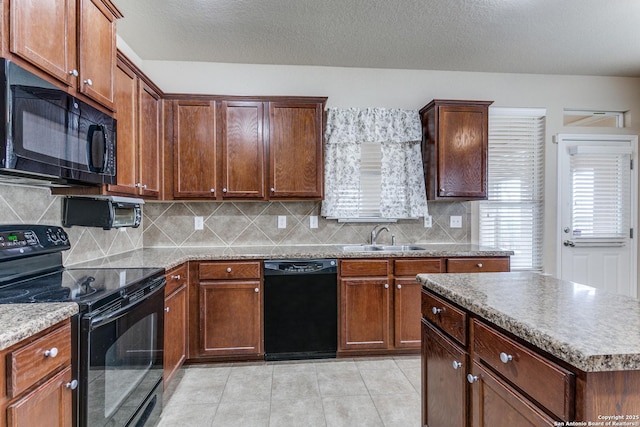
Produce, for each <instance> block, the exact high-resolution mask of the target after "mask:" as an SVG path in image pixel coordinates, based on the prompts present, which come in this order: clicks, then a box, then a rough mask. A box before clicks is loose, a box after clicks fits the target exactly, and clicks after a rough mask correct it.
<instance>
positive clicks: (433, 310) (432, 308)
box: [431, 307, 442, 314]
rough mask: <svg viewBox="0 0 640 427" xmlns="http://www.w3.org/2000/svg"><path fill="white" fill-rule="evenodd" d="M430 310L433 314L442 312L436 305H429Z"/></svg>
mask: <svg viewBox="0 0 640 427" xmlns="http://www.w3.org/2000/svg"><path fill="white" fill-rule="evenodd" d="M431 312H432V313H433V314H440V313H442V309H441V308H438V307H431Z"/></svg>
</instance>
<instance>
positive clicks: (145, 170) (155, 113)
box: [138, 81, 162, 199]
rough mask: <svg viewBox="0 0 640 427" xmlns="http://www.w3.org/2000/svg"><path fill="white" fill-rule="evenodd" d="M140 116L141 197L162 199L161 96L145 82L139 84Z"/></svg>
mask: <svg viewBox="0 0 640 427" xmlns="http://www.w3.org/2000/svg"><path fill="white" fill-rule="evenodd" d="M138 91H139V92H138V99H139V102H140V115H139V125H138V129H139V132H140V137H139V138H140V139H139V145H138V146H139V156H138V157H139V159H138V160H139V162H140V163H139V171H140V172H139V176H140V181H139V183H138V190H139V193H140V195H141V196H143V197H150V198H156V199H157V198H159V197H160V165H161V162H162V156H161V153H162V130H161V129H162V126H161V125H162V117H161V114H162V106H161V103H162V102H161V99H160V95H159V94H158V93H157V92H155V91H154V90H153V88H151V87H150V86H149V85H147V84H146V83H144V82H143V81H139V84H138Z"/></svg>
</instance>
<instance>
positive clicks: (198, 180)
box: [173, 101, 216, 199]
mask: <svg viewBox="0 0 640 427" xmlns="http://www.w3.org/2000/svg"><path fill="white" fill-rule="evenodd" d="M173 151H174V159H173V162H174V173H173V196H174V197H175V198H209V199H211V198H215V197H216V113H215V103H214V102H213V101H174V104H173Z"/></svg>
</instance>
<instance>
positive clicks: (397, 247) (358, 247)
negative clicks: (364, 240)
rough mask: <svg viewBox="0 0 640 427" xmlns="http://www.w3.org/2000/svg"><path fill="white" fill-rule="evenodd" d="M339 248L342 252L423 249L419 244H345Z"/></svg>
mask: <svg viewBox="0 0 640 427" xmlns="http://www.w3.org/2000/svg"><path fill="white" fill-rule="evenodd" d="M340 248H341V249H342V251H343V252H406V251H424V250H425V249H424V248H423V247H421V246H414V245H345V246H341V247H340Z"/></svg>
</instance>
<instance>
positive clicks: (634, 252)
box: [553, 134, 640, 295]
mask: <svg viewBox="0 0 640 427" xmlns="http://www.w3.org/2000/svg"><path fill="white" fill-rule="evenodd" d="M564 141H585V142H591V141H592V142H597V141H616V142H629V143H630V144H631V147H632V153H631V160H632V162H633V163H632V164H633V168H632V170H631V183H630V187H631V188H630V190H631V213H630V217H631V218H630V224H629V226H630V228H631V229H633V238H632V239H631V244H630V249H631V257H630V258H631V265H630V268H631V272H630V277H633V278H634V279H635V283H636V294H637V295H640V289H639V288H640V284H639V281H638V238H637V235H638V166H639V165H638V136H637V135H615V134H614V135H610V134H556V135H554V137H553V142H554V143H556V145H557V146H558V147H557V157H556V159H557V194H556V197H557V199H556V224H557V229H556V246H555V249H556V277H558V278H560V277H562V247H561V246H562V242H563V236H564V235H563V230H562V227H563V225H562V218H561V212H562V200H561V199H562V180H561V176H562V175H561V174H562V173H563V172H566V171H563V170H561V168H562V162H561V158H560V156H561V154H562V153H561V151H560V150H561V149H563V148H564V147H565V145H564V144H562V142H564Z"/></svg>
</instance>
